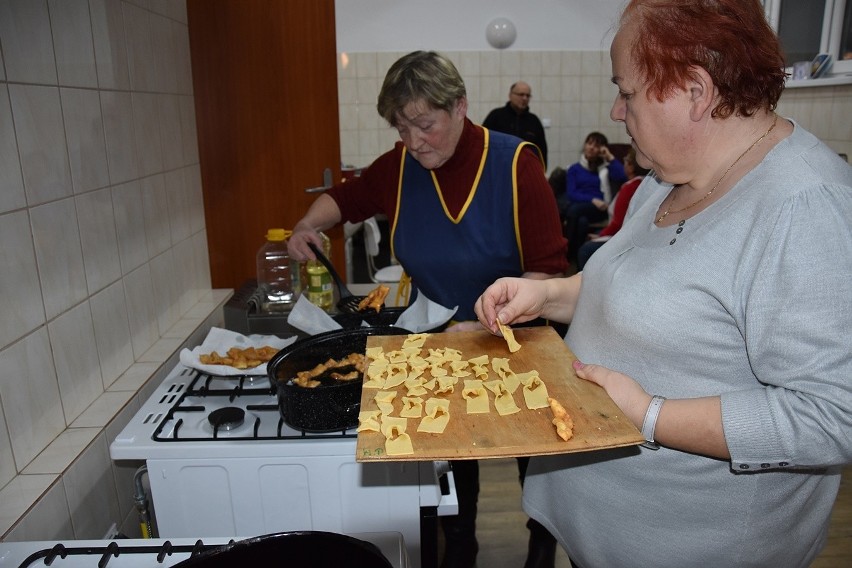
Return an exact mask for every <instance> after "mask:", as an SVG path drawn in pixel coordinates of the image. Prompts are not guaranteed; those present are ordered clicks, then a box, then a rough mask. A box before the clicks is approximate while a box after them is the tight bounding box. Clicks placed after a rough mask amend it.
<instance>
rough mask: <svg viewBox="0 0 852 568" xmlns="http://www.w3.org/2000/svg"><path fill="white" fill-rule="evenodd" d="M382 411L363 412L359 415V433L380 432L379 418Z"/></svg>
mask: <svg viewBox="0 0 852 568" xmlns="http://www.w3.org/2000/svg"><path fill="white" fill-rule="evenodd" d="M381 413H382V411H381V410H362V411H361V412H359V413H358V432H378V431H380V425H379V416H380V415H381Z"/></svg>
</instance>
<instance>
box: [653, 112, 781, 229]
mask: <svg viewBox="0 0 852 568" xmlns="http://www.w3.org/2000/svg"><path fill="white" fill-rule="evenodd" d="M777 122H778V115H777V114H776V115H775V120H773V121H772V126H770V127H769V130H767V131H766V132H764V133H763V136H761V137H760V138H758V139H757V140H755V141H754V142H752V144H751V146H749V147H748V148H746V149H745V152H743V153H742V154H740V155H739V157H737V159H736V160H734V163H733V164H731V165H730V166H728V169H727V170H725V173H723V174H722V177H720V178H719V180H718V181H717V182H716V184H715V185H714V186H713V187H712V189H710V191H708V192H707V193H705V194H704V195H703V196H702V197H701V198H700V199H699V200H698V201H694V202H692V203H690V204H689V205H687V206H686V207H681V208H680V209H675V210H674V211H672V210H671V208H672V203H673V202H674V199H672V201H671V202H670V203H669V206H668V207H667V208H666V210H665V211H663V214H662V215H660V217H659V218H658V219H657V221H656V222H657V223H661V222H662V220H663V219H665V218H666V217H668V216H669V213H680V212H682V211H686V210H687V209H692V208H693V207H695V206H696V205H698V204H699V203H701V202H702V201H704V200H705V199H707V198H708V197H710V196H711V195H713V192H714V191H716V188H717V187H719V184H720V183H722V180H723V179H725V176H726V175H728V172H730V171H731V170H732V169H734V166H736V165H737V164H738V163H739V161H740V160H742V159H743V156H745V155H746V154H748V153H749V150H751V149H752V148H754V147H755V146H757V145H758V144H760V142H761V141H762V140H763V139H764V138H766V137H767V136H769V133H770V132H772V129H773V128H775V124H776V123H777ZM679 187H681V186H680V185H678V186H675V189H677V188H679Z"/></svg>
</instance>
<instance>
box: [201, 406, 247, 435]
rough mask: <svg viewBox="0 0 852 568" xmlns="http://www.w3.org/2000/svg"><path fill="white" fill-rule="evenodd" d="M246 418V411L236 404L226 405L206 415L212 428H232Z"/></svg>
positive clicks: (240, 424) (239, 424)
mask: <svg viewBox="0 0 852 568" xmlns="http://www.w3.org/2000/svg"><path fill="white" fill-rule="evenodd" d="M245 418H246V411H245V410H243V409H242V408H238V407H236V406H226V407H225V408H220V409H218V410H214V411H213V412H211V413H210V415H209V416H207V420H208V421H209V422H210V425H211V426H213V429H214V430H219V429H222V430H232V429H234V428H238V427H239V426H242V424H243V421H245Z"/></svg>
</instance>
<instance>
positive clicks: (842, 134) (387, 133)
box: [337, 50, 852, 170]
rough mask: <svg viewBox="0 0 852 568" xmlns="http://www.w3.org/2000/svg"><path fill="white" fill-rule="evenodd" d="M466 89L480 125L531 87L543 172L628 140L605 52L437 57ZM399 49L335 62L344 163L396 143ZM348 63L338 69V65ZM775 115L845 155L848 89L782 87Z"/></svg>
mask: <svg viewBox="0 0 852 568" xmlns="http://www.w3.org/2000/svg"><path fill="white" fill-rule="evenodd" d="M444 53H445V55H447V56H448V57H449V58H450V59H451V60H452V61H453V63H455V65H456V67H457V68H458V69H459V72H460V73H461V75H462V77H463V78H464V80H465V85H466V87H467V93H468V99H469V110H468V116H469V117H470V118H471V120H473V121H474V122H481V121H482V120H484V119H485V116H486V115H487V114H488V112H489V111H490V110H491V109H492V108H495V107H498V106H502V105H504V104H505V103H506V101H507V100H508V94H509V86H510V85H511V84H512V83H514V82H515V81H519V80H523V81H526V82H527V83H529V84H530V87H532V94H533V98H532V101H531V103H530V110H531V111H532V112H533V113H535V114H537V115H538V117H539V118H541V119H549V120H550V124H551V126H550V127H549V128H546V129H545V135H546V137H547V146H548V154H549V158H548V170H551V169H553V168H554V167H555V166H559V165H562V166H566V165H569V164H571V163H573V162H575V161H577V159H578V158H579V156H580V152H581V150H582V146H583V140H584V139H585V137H586V134H588V133H589V132H591V131H593V130H597V131H600V132H603V133H604V134H605V135H606V136H607V137H608V138H609V140H610V142H628V141H629V140H628V138H627V136H626V134H625V131H624V127H623V126H622V125H621V124H618V123H614V122H612V121H611V120H610V118H609V111H610V107H611V105H612V102H613V100H614V98H615V95H616V89H615V86H614V85H613V84H612V83H611V82H610V60H609V52H608V51H524V52H518V51H494V50H491V51H459V52H444ZM402 55H404V53H403V52H398V53H396V52H377V53H347V54H346V57H345V58H343V57H338V63H337V68H338V98H339V101H340V145H341V159H342V161H343V163H344V164H349V165H353V166H356V167H364V166H367V165H369V164H370V163H371V162H372V161H373V160H374V159H375V158H376V157H378V156H379V155H380V154H381V153H382V152H385V151H387V150H388V149H390V148H391V146H392V145H393V144H394V142H396V141H397V140H398V136H397V134H396V131H395V130H393V129H391V128H390V127H388V125H387V124H386V123H385V122H384V121H383V120H382V119H381V118H380V117H379V115H378V113H377V112H376V97H377V96H378V93H379V89H380V88H381V84H382V81H383V79H384V75H385V73H386V72H387V70H388V68H389V67H390V66H391V64H392V63H393V62H394V61H396V60H397V59H398V58H399V57H401V56H402ZM344 60H345V61H346V62H347V64H346V65H344V64H343V61H344ZM779 112H780V113H781V114H782V115H784V116H789V117H791V118H793V119H794V120H796V121H797V122H799V123H800V124H801V125H802V126H804V127H805V128H807V129H808V130H810V131H811V132H813V133H814V134H815V135H816V136H818V137H819V138H820V139H821V140H823V141H824V142H826V143H827V144H828V145H829V146H830V147H831V148H833V149H834V150H836V151H837V152H841V153H846V154H847V155H852V152H850V150H852V121H850V120H849V117H850V116H852V86H850V85H844V86H834V87H807V88H796V89H788V90H786V91H785V92H784V95H783V96H782V98H781V102H780V104H779Z"/></svg>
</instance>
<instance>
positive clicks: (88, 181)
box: [59, 89, 109, 193]
mask: <svg viewBox="0 0 852 568" xmlns="http://www.w3.org/2000/svg"><path fill="white" fill-rule="evenodd" d="M59 96H60V98H61V99H62V115H63V117H64V120H65V137H66V139H67V143H68V158H69V161H70V164H71V180H72V182H73V186H74V193H83V192H84V191H89V190H91V189H97V188H101V187H106V186H107V185H109V168H108V166H107V153H106V141H105V140H104V122H103V119H102V118H101V100H100V96H99V95H98V92H97V91H93V90H90V89H60V90H59Z"/></svg>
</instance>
